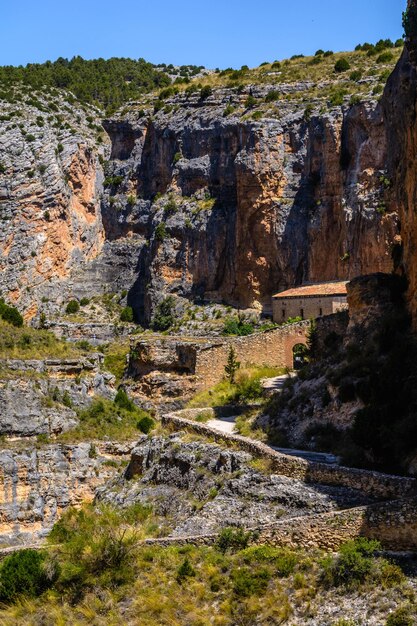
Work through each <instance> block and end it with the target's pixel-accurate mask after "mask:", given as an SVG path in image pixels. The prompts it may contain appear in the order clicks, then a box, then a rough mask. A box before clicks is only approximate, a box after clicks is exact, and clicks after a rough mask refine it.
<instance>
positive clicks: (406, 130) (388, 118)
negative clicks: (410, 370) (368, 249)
mask: <svg viewBox="0 0 417 626" xmlns="http://www.w3.org/2000/svg"><path fill="white" fill-rule="evenodd" d="M409 10H412V11H414V15H415V14H416V11H417V3H416V2H415V0H410V2H409ZM416 49H417V32H416V29H415V27H414V28H413V29H412V31H411V32H410V35H409V37H408V38H407V40H406V45H405V48H404V52H403V55H402V57H401V59H400V61H399V63H398V64H397V67H396V69H395V71H394V72H393V74H392V75H391V76H390V78H389V80H388V83H387V86H386V89H385V92H384V96H383V99H382V106H383V110H384V115H385V126H386V129H387V141H388V147H389V149H388V159H387V172H388V177H389V181H390V193H389V202H390V207H391V210H393V211H396V212H398V215H399V218H400V223H401V239H398V241H397V249H396V252H397V254H396V260H397V266H398V268H399V270H400V271H402V272H403V273H405V275H406V277H407V279H408V281H409V288H408V294H407V295H408V302H409V308H410V311H411V314H412V316H413V323H414V327H415V328H416V327H417V252H416V251H417V214H416V204H417V177H416V171H417V149H416V146H417V122H416V114H417V57H416V54H415V50H416Z"/></svg>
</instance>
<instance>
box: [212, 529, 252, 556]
mask: <svg viewBox="0 0 417 626" xmlns="http://www.w3.org/2000/svg"><path fill="white" fill-rule="evenodd" d="M251 536H252V535H251V533H250V532H245V531H244V530H243V528H223V530H222V531H221V533H220V535H219V537H218V539H217V542H216V546H217V548H218V549H219V550H220V552H223V554H224V553H225V552H227V551H228V550H230V551H232V552H236V551H238V550H243V549H245V548H247V546H248V543H249V541H250V539H251Z"/></svg>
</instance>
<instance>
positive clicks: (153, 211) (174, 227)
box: [0, 77, 397, 322]
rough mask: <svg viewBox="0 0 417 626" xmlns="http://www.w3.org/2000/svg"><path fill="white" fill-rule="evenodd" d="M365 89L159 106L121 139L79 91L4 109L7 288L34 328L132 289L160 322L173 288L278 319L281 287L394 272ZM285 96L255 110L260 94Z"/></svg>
mask: <svg viewBox="0 0 417 626" xmlns="http://www.w3.org/2000/svg"><path fill="white" fill-rule="evenodd" d="M366 80H367V81H371V83H370V88H369V90H368V91H367V92H366V94H365V95H364V96H363V98H362V101H361V102H356V101H355V103H350V101H349V98H347V97H345V99H344V100H343V98H342V100H343V104H342V105H340V104H338V105H334V104H332V103H331V101H329V100H328V99H327V98H326V97H325V95H319V96H317V91H320V90H322V91H323V90H325V88H327V87H328V82H329V81H327V82H325V83H323V84H321V83H319V82H316V83H315V82H311V83H308V84H307V83H306V84H305V83H297V82H295V83H294V84H291V85H280V86H279V87H278V88H277V86H276V85H268V84H262V85H247V86H244V87H239V88H232V87H229V88H225V87H218V88H216V89H214V91H213V92H212V95H209V96H208V97H206V98H202V97H201V96H200V94H199V93H197V94H196V93H188V92H181V93H179V94H178V95H173V96H171V97H170V98H168V99H167V100H165V101H164V105H165V106H163V107H161V106H160V103H161V100H155V98H153V99H151V100H149V98H148V100H147V101H146V102H144V103H139V104H137V105H135V104H132V105H131V106H130V107H127V108H126V109H124V111H123V112H122V113H120V114H118V115H116V116H115V117H114V118H112V119H107V120H104V121H103V126H104V129H105V131H106V133H104V131H103V128H102V127H101V126H100V120H99V118H98V117H97V111H95V110H89V109H86V108H85V107H84V108H83V107H81V106H80V107H78V106H76V105H74V104H73V106H72V107H69V106H68V102H67V100H66V98H67V96H66V95H65V94H59V93H58V92H56V93H54V94H53V95H52V97H51V95H50V94H48V93H47V94H40V95H39V94H38V100H35V101H34V100H33V98H29V96H28V94H25V93H23V95H22V94H21V95H20V96H19V98H20V100H16V101H14V102H13V103H10V102H6V103H3V104H4V106H3V109H4V112H5V115H3V116H2V117H1V121H0V130H1V132H0V142H1V144H0V163H1V168H0V207H1V213H2V216H3V223H4V228H3V229H2V234H1V239H0V251H1V259H0V260H1V264H2V265H1V267H2V269H3V271H2V274H1V283H0V287H1V289H2V290H3V292H4V293H5V294H6V295H7V296H8V297H9V299H10V300H11V301H12V302H14V303H15V304H16V305H17V306H18V307H20V308H21V309H22V310H24V311H25V313H26V316H27V318H37V317H39V314H40V313H41V312H44V313H46V315H47V316H48V318H51V317H52V316H54V315H57V314H59V313H60V312H62V310H63V307H64V305H65V302H66V301H68V299H69V298H71V297H72V296H76V297H78V298H81V297H85V296H87V297H91V296H92V295H97V294H100V293H103V292H106V291H107V292H109V291H110V292H120V291H128V292H129V293H128V302H129V304H131V305H132V306H133V308H134V309H135V311H136V314H137V317H138V319H139V320H141V321H144V322H148V321H149V319H150V317H151V315H152V312H153V310H154V307H155V304H156V303H157V302H158V301H159V300H161V298H162V297H163V296H164V294H167V293H173V294H175V295H177V296H182V297H185V298H192V299H203V300H217V301H223V302H225V303H227V304H232V305H235V306H239V307H255V308H259V309H262V308H263V309H264V310H266V311H268V310H269V309H270V296H271V294H272V293H273V292H275V291H277V290H278V289H280V288H285V287H287V286H290V285H294V284H298V283H301V282H303V281H307V280H311V281H314V280H327V279H335V278H352V277H354V276H356V275H359V274H363V273H367V272H372V271H390V270H391V267H392V261H391V250H392V245H393V243H394V242H395V236H396V234H397V222H396V214H395V212H393V213H391V214H388V212H387V211H386V205H385V200H386V194H387V193H388V191H387V183H386V181H387V178H386V166H387V158H388V157H387V147H386V133H385V127H384V123H383V111H382V109H381V107H380V105H379V104H378V102H377V101H376V100H375V98H374V97H373V96H372V89H371V88H372V85H373V83H372V80H373V78H372V77H369V78H368V79H366ZM365 82H366V81H365ZM343 84H348V79H346V80H345V81H344V83H343ZM366 84H368V83H366ZM270 94H273V95H274V98H276V100H274V101H273V102H272V104H271V103H270V104H268V108H267V109H266V110H265V111H263V112H261V111H258V113H260V115H258V116H254V115H252V113H251V105H248V99H251V98H252V100H253V101H255V102H258V103H262V102H269V100H271V99H272V98H271V97H270ZM275 94H278V96H275ZM306 102H307V103H308V106H306V104H305V103H306ZM158 103H159V105H158ZM156 105H158V106H156ZM143 107H145V109H143ZM149 107H152V108H149ZM153 107H154V110H153ZM57 108H58V109H59V114H58V113H56V112H54V110H55V109H57ZM254 117H255V118H256V119H254ZM105 159H107V160H105ZM394 208H395V207H394Z"/></svg>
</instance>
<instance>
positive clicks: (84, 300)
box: [80, 298, 90, 306]
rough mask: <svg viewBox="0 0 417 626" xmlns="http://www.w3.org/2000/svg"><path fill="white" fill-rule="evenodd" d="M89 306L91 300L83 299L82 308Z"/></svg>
mask: <svg viewBox="0 0 417 626" xmlns="http://www.w3.org/2000/svg"><path fill="white" fill-rule="evenodd" d="M87 304H90V299H89V298H81V300H80V306H87Z"/></svg>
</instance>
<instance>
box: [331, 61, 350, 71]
mask: <svg viewBox="0 0 417 626" xmlns="http://www.w3.org/2000/svg"><path fill="white" fill-rule="evenodd" d="M347 70H350V63H349V61H348V60H347V59H339V60H338V61H336V63H335V66H334V71H335V72H337V73H338V74H340V73H341V72H347Z"/></svg>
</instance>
